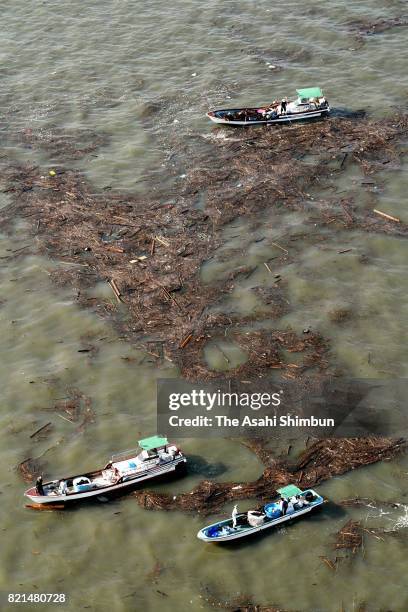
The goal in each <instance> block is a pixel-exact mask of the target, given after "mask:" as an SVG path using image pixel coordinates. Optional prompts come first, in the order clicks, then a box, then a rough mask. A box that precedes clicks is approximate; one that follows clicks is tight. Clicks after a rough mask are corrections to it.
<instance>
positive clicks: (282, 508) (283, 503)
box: [280, 497, 289, 516]
mask: <svg viewBox="0 0 408 612" xmlns="http://www.w3.org/2000/svg"><path fill="white" fill-rule="evenodd" d="M288 505H289V504H288V500H287V499H286V497H282V498H281V500H280V511H281V512H282V516H285V514H286V512H287V510H288Z"/></svg>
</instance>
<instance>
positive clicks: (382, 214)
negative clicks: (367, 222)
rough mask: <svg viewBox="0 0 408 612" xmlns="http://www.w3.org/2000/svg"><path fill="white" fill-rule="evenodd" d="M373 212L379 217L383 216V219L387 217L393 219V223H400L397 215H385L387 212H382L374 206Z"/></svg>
mask: <svg viewBox="0 0 408 612" xmlns="http://www.w3.org/2000/svg"><path fill="white" fill-rule="evenodd" d="M373 212H374V213H375V214H376V215H380V216H381V217H384V219H388V220H389V221H395V223H401V219H398V217H393V216H392V215H387V213H384V212H382V211H381V210H377V209H376V208H374V209H373Z"/></svg>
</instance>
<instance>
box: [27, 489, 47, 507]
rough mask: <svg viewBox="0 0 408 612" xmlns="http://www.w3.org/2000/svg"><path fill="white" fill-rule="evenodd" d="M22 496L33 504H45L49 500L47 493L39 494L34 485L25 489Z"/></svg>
mask: <svg viewBox="0 0 408 612" xmlns="http://www.w3.org/2000/svg"><path fill="white" fill-rule="evenodd" d="M24 496H25V497H27V498H28V499H29V500H30V501H32V502H34V503H35V504H45V503H47V502H49V501H50V498H49V497H48V496H47V495H39V493H38V491H37V489H36V487H31V488H30V489H27V491H24Z"/></svg>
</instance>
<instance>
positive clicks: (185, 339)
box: [179, 333, 193, 349]
mask: <svg viewBox="0 0 408 612" xmlns="http://www.w3.org/2000/svg"><path fill="white" fill-rule="evenodd" d="M192 337H193V334H192V333H190V334H188V335H187V336H186V337H185V338H184V339H183V340H182V341H181V342H180V344H179V348H181V349H183V348H184V347H186V346H187V344H188V343H189V342H190V340H191V339H192Z"/></svg>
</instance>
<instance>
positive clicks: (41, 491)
mask: <svg viewBox="0 0 408 612" xmlns="http://www.w3.org/2000/svg"><path fill="white" fill-rule="evenodd" d="M35 488H36V490H37V493H38V495H45V492H44V486H43V480H42V476H39V477H38V478H37V480H36V483H35Z"/></svg>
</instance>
